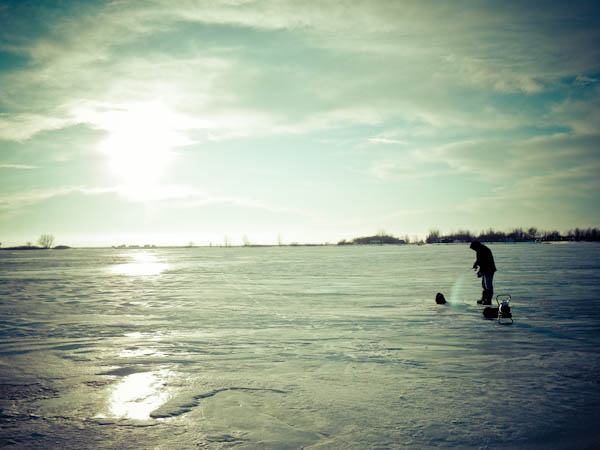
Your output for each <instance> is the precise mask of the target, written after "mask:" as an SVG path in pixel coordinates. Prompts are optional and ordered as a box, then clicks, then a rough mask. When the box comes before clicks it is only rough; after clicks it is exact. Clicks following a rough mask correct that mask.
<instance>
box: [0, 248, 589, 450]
mask: <svg viewBox="0 0 600 450" xmlns="http://www.w3.org/2000/svg"><path fill="white" fill-rule="evenodd" d="M491 248H492V251H493V252H494V255H495V258H496V263H497V266H498V269H499V272H498V273H497V275H496V278H495V280H494V286H495V291H496V293H497V294H500V293H510V294H511V295H512V299H513V300H512V310H513V315H514V319H515V323H514V324H513V325H510V326H502V325H498V324H497V323H496V322H495V321H488V320H484V319H482V317H481V312H480V311H481V307H479V306H477V305H476V304H475V300H476V299H477V298H479V296H480V294H481V287H480V284H479V283H480V280H479V279H477V278H476V276H475V274H474V273H473V271H472V270H471V269H470V268H471V266H472V264H473V260H474V253H473V252H472V251H471V250H469V248H468V245H426V246H389V247H388V246H381V247H379V246H364V247H354V246H352V247H349V246H347V247H281V248H280V247H271V248H185V249H148V250H141V249H140V250H126V249H91V250H90V249H71V250H63V251H28V252H11V251H1V252H0V313H1V314H0V383H1V384H0V408H1V410H0V424H1V428H0V444H2V445H9V444H10V445H11V447H10V448H24V449H25V448H27V449H35V448H64V449H82V448H106V449H108V448H157V449H197V448H209V449H212V448H215V449H220V448H233V447H235V448H294V449H295V448H311V449H339V448H356V449H362V448H407V449H428V448H457V449H459V448H460V449H462V448H511V449H530V448H531V449H538V448H539V449H542V448H550V447H551V448H565V449H566V448H594V447H595V444H596V443H597V442H599V441H600V432H598V431H597V427H596V426H595V422H594V420H595V413H596V412H597V411H598V410H600V409H599V407H600V357H599V353H598V348H600V346H599V344H600V321H599V319H600V297H599V295H598V293H597V292H598V291H597V289H598V285H599V284H600V283H599V281H600V246H599V245H597V244H585V243H577V244H575V243H573V244H566V245H546V244H497V245H491ZM437 292H442V293H443V294H444V295H445V296H446V299H447V300H449V302H450V303H449V304H448V305H437V304H435V301H434V298H435V294H436V293H437Z"/></svg>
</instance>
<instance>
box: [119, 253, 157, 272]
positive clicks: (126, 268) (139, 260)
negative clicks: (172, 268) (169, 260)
mask: <svg viewBox="0 0 600 450" xmlns="http://www.w3.org/2000/svg"><path fill="white" fill-rule="evenodd" d="M127 256H129V257H131V258H133V260H134V261H135V262H133V263H127V264H119V265H117V266H113V267H111V272H112V273H114V274H116V275H130V276H137V275H158V274H159V273H161V272H164V271H165V270H167V269H168V268H169V265H168V264H164V263H160V262H158V261H159V260H158V258H157V257H156V255H154V254H152V253H148V252H142V253H130V254H128V255H127Z"/></svg>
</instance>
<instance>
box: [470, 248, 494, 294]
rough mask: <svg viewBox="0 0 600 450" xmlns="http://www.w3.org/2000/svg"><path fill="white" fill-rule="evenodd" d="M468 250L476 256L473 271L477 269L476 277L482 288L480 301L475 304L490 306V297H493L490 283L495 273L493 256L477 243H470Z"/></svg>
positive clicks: (492, 288) (487, 249) (488, 250)
mask: <svg viewBox="0 0 600 450" xmlns="http://www.w3.org/2000/svg"><path fill="white" fill-rule="evenodd" d="M470 248H471V250H473V251H475V252H476V254H477V259H476V260H475V263H474V264H473V269H475V270H477V268H479V271H478V272H477V276H478V277H480V278H481V287H482V288H483V292H482V293H481V300H477V303H478V304H480V305H491V304H492V296H493V295H494V287H493V285H492V282H493V280H494V273H495V272H496V264H495V263H494V256H493V255H492V251H491V250H490V249H489V248H487V247H486V246H485V245H483V244H482V243H481V242H479V241H473V242H471V246H470Z"/></svg>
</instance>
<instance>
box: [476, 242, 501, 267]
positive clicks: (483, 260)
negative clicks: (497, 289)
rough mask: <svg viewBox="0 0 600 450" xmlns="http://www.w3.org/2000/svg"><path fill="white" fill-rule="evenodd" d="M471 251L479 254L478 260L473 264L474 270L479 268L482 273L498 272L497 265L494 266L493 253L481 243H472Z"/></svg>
mask: <svg viewBox="0 0 600 450" xmlns="http://www.w3.org/2000/svg"><path fill="white" fill-rule="evenodd" d="M471 249H473V250H475V252H477V260H476V261H475V264H473V268H477V267H478V266H479V270H480V271H481V273H494V272H495V271H496V264H494V257H493V256H492V251H491V250H490V249H489V248H487V247H486V246H485V245H483V244H482V243H481V242H478V241H473V242H471Z"/></svg>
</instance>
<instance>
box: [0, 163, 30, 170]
mask: <svg viewBox="0 0 600 450" xmlns="http://www.w3.org/2000/svg"><path fill="white" fill-rule="evenodd" d="M0 169H18V170H30V169H39V167H38V166H30V165H28V164H0Z"/></svg>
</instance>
